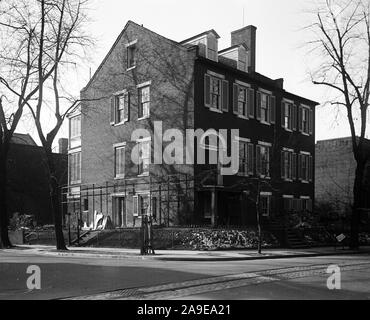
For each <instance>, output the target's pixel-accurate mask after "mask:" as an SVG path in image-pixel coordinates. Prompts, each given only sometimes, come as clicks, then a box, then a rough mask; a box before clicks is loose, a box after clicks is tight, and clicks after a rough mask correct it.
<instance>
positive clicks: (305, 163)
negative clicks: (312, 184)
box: [298, 153, 313, 182]
mask: <svg viewBox="0 0 370 320" xmlns="http://www.w3.org/2000/svg"><path fill="white" fill-rule="evenodd" d="M312 159H313V158H312V156H311V155H310V154H306V153H300V154H299V159H298V174H299V176H298V178H299V180H301V181H302V182H309V181H312V176H313V172H312V171H313V160H312Z"/></svg>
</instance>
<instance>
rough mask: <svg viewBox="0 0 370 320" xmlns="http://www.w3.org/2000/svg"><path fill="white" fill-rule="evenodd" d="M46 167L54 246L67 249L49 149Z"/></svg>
mask: <svg viewBox="0 0 370 320" xmlns="http://www.w3.org/2000/svg"><path fill="white" fill-rule="evenodd" d="M46 157H47V163H48V169H49V173H48V174H49V177H48V178H49V191H50V201H51V209H52V212H53V217H54V227H55V238H56V248H57V250H61V251H65V250H67V247H66V244H65V241H64V235H63V219H62V210H61V200H60V192H59V191H60V188H59V182H58V178H57V172H56V168H55V162H54V158H53V153H52V151H51V149H50V150H47V151H46Z"/></svg>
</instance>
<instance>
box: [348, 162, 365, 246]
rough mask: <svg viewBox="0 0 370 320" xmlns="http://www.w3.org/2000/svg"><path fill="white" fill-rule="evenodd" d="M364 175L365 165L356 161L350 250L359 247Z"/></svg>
mask: <svg viewBox="0 0 370 320" xmlns="http://www.w3.org/2000/svg"><path fill="white" fill-rule="evenodd" d="M364 173H365V163H364V162H362V161H357V167H356V174H355V182H354V186H353V207H352V216H351V239H350V248H351V249H358V247H359V225H360V216H361V210H360V209H361V208H362V207H363V179H364Z"/></svg>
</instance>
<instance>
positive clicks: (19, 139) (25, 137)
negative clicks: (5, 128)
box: [10, 133, 37, 146]
mask: <svg viewBox="0 0 370 320" xmlns="http://www.w3.org/2000/svg"><path fill="white" fill-rule="evenodd" d="M10 143H14V144H22V145H27V146H37V144H36V142H35V140H33V139H32V137H31V136H30V135H29V134H28V133H27V134H24V133H14V134H13V137H12V139H11V140H10Z"/></svg>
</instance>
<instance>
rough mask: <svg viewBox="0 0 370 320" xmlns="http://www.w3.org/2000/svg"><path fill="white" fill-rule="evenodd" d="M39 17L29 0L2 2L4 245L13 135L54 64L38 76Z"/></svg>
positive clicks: (0, 219) (0, 229)
mask: <svg viewBox="0 0 370 320" xmlns="http://www.w3.org/2000/svg"><path fill="white" fill-rule="evenodd" d="M39 29H40V28H39V21H38V19H37V17H36V16H35V15H34V11H33V8H32V7H31V6H30V5H29V2H27V1H6V2H5V1H4V2H1V3H0V39H1V44H2V45H1V48H0V235H1V237H0V247H1V246H4V247H9V246H11V243H10V241H9V237H8V214H7V178H8V177H7V170H6V164H7V158H8V153H9V148H10V141H11V139H12V136H13V134H14V132H15V130H16V128H17V126H18V124H19V122H20V120H21V118H22V114H23V111H24V107H25V106H26V105H27V103H29V102H30V101H31V100H32V99H33V97H34V96H35V95H36V93H37V92H38V89H39V83H40V81H41V82H43V81H45V79H47V78H48V77H50V75H51V74H52V71H53V67H50V68H49V69H48V70H46V72H45V73H43V74H42V76H41V77H40V79H37V78H36V70H37V57H38V55H39V54H40V50H42V47H40V46H39V43H38V39H39V35H40V34H39V31H40V30H39Z"/></svg>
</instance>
